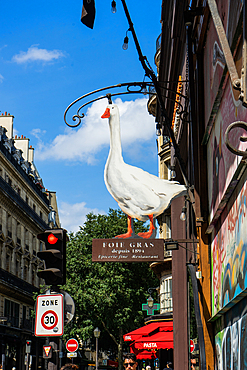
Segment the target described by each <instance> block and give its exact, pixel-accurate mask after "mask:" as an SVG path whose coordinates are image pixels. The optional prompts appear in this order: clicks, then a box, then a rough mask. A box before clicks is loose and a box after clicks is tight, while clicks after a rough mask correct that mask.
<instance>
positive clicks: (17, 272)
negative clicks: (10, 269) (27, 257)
mask: <svg viewBox="0 0 247 370" xmlns="http://www.w3.org/2000/svg"><path fill="white" fill-rule="evenodd" d="M15 274H16V276H17V277H20V276H19V275H20V261H19V260H18V259H17V260H16V263H15Z"/></svg>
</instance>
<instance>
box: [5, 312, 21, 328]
mask: <svg viewBox="0 0 247 370" xmlns="http://www.w3.org/2000/svg"><path fill="white" fill-rule="evenodd" d="M6 317H7V321H6V325H7V326H13V327H15V328H19V317H14V316H10V315H6Z"/></svg>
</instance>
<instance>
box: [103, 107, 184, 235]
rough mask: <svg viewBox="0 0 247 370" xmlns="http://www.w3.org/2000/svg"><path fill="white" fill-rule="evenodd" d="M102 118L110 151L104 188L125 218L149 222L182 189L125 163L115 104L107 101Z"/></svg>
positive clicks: (175, 183) (176, 183) (174, 182)
mask: <svg viewBox="0 0 247 370" xmlns="http://www.w3.org/2000/svg"><path fill="white" fill-rule="evenodd" d="M102 118H109V128H110V151H109V155H108V159H107V162H106V165H105V171H104V180H105V184H106V187H107V189H108V191H109V193H110V194H111V195H112V197H113V198H114V199H115V200H116V201H117V203H118V205H119V207H120V208H121V209H122V211H123V212H124V213H126V214H127V215H128V216H129V219H131V218H137V219H138V220H141V221H146V220H148V219H150V221H151V222H152V219H153V217H154V218H155V217H157V216H158V215H160V214H161V213H162V212H163V211H164V210H165V209H166V208H167V207H168V206H169V204H170V202H171V199H172V198H174V197H175V196H176V195H178V194H180V193H181V192H184V191H185V190H186V188H185V186H183V185H180V184H179V183H178V182H176V181H168V180H163V179H160V178H159V177H157V176H154V175H152V174H150V173H148V172H146V171H143V170H142V169H141V168H138V167H135V166H130V165H128V164H126V163H125V162H124V160H123V156H122V145H121V137H120V118H119V110H118V107H117V105H115V104H109V105H108V106H107V108H106V111H105V113H104V114H103V115H102ZM121 237H123V236H121ZM142 237H145V236H142Z"/></svg>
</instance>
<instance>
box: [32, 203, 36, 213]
mask: <svg viewBox="0 0 247 370" xmlns="http://www.w3.org/2000/svg"><path fill="white" fill-rule="evenodd" d="M33 210H34V212H36V206H35V204H34V203H33Z"/></svg>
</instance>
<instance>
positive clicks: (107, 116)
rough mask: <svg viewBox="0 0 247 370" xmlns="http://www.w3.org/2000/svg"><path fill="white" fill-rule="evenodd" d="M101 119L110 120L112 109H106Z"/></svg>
mask: <svg viewBox="0 0 247 370" xmlns="http://www.w3.org/2000/svg"><path fill="white" fill-rule="evenodd" d="M101 118H110V108H106V110H105V113H104V114H102V116H101Z"/></svg>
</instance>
